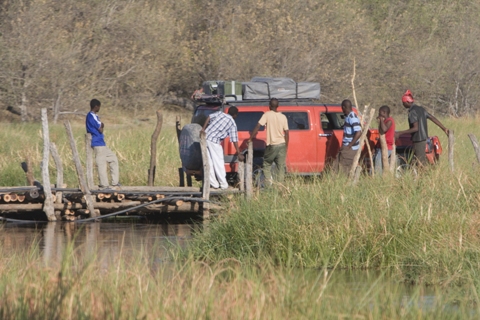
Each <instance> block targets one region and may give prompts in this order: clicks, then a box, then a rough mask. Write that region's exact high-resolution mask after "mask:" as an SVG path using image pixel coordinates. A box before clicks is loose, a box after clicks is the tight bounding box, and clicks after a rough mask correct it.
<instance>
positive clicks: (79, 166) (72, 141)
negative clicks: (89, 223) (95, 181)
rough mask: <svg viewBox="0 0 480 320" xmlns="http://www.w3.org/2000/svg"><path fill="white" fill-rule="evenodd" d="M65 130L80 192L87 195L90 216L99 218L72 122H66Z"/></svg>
mask: <svg viewBox="0 0 480 320" xmlns="http://www.w3.org/2000/svg"><path fill="white" fill-rule="evenodd" d="M64 125H65V129H66V130H67V135H68V139H69V141H70V147H71V149H72V156H73V161H74V163H75V168H76V170H77V178H78V182H79V184H80V190H81V191H82V193H83V194H84V195H85V201H86V203H87V209H88V210H90V214H91V215H92V217H97V215H96V212H95V207H94V199H93V197H92V194H91V193H90V189H89V188H88V185H87V182H86V181H85V174H84V172H83V167H82V164H81V163H80V157H79V155H78V151H77V146H76V144H75V139H74V137H73V131H72V126H71V125H70V121H65V122H64Z"/></svg>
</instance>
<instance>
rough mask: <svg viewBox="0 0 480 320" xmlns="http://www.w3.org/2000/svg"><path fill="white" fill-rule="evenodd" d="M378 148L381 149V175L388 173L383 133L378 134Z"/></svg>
mask: <svg viewBox="0 0 480 320" xmlns="http://www.w3.org/2000/svg"><path fill="white" fill-rule="evenodd" d="M380 147H381V148H382V169H383V170H382V171H383V174H386V173H387V172H390V164H389V163H388V146H387V139H386V138H385V133H381V134H380Z"/></svg>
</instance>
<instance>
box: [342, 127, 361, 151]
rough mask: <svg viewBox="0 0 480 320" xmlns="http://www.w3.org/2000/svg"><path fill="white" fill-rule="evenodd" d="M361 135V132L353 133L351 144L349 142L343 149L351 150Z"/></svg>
mask: <svg viewBox="0 0 480 320" xmlns="http://www.w3.org/2000/svg"><path fill="white" fill-rule="evenodd" d="M361 135H362V131H361V130H358V131H355V135H354V136H353V138H352V142H350V143H349V144H348V146H346V147H345V148H347V149H351V148H352V147H353V146H354V145H355V143H357V141H358V139H360V137H361Z"/></svg>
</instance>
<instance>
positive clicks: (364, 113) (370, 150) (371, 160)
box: [355, 101, 375, 175]
mask: <svg viewBox="0 0 480 320" xmlns="http://www.w3.org/2000/svg"><path fill="white" fill-rule="evenodd" d="M355 103H357V102H356V101H355ZM369 108H370V106H368V105H367V106H365V109H364V110H363V119H362V120H361V121H360V125H361V126H362V130H363V129H364V126H365V125H364V122H365V120H366V121H368V119H365V118H366V117H367V112H368V110H369ZM370 118H372V115H370ZM367 130H368V127H367ZM367 133H368V131H367ZM366 146H367V152H368V157H369V158H370V166H372V165H373V154H372V149H371V148H370V143H367V144H366ZM371 169H372V175H375V168H374V166H372V167H371Z"/></svg>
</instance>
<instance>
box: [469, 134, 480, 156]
mask: <svg viewBox="0 0 480 320" xmlns="http://www.w3.org/2000/svg"><path fill="white" fill-rule="evenodd" d="M468 137H469V138H470V141H471V142H472V145H473V150H475V155H476V156H477V162H478V163H480V145H479V144H478V140H477V137H476V136H475V135H474V134H473V133H469V134H468Z"/></svg>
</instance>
